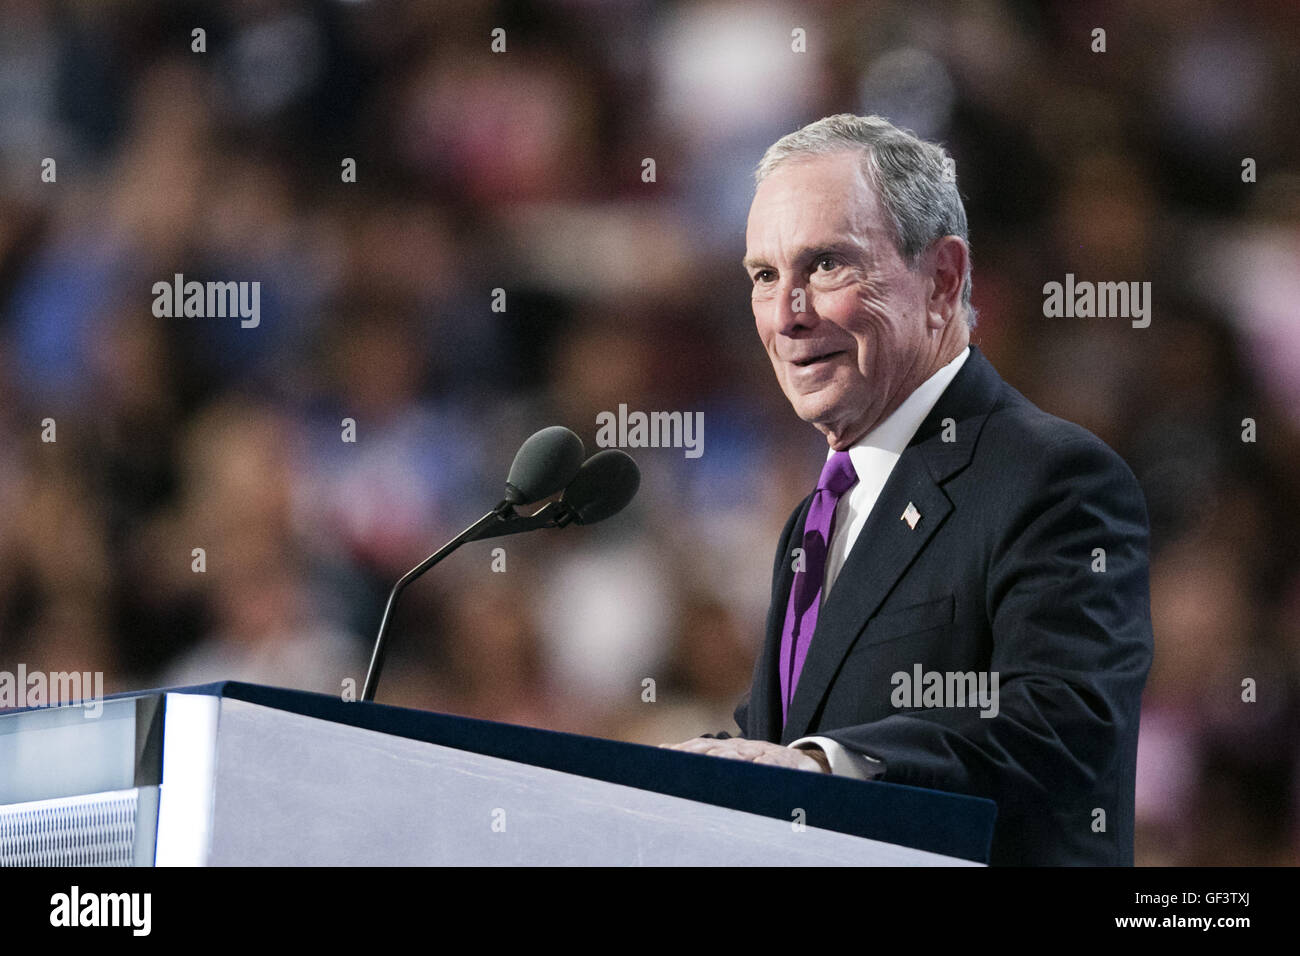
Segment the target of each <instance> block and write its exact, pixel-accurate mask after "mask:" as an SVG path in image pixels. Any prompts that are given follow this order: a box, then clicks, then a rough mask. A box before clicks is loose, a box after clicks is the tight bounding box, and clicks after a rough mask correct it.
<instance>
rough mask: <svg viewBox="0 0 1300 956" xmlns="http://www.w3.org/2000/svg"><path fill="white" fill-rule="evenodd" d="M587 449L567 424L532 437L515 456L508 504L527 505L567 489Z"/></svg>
mask: <svg viewBox="0 0 1300 956" xmlns="http://www.w3.org/2000/svg"><path fill="white" fill-rule="evenodd" d="M586 453H587V450H586V449H585V448H583V446H582V439H581V438H579V437H578V436H577V435H575V434H574V433H573V432H571V431H569V429H567V428H565V427H564V426H563V425H552V426H551V427H550V428H543V429H542V430H541V431H539V432H536V433H535V434H533V435H530V436H529V438H528V440H527V441H525V442H524V443H523V444H522V445H520V446H519V451H518V452H516V453H515V460H514V463H513V464H512V465H511V466H510V474H509V476H508V477H507V478H506V501H508V502H510V504H512V505H526V504H531V503H532V502H534V501H540V500H541V499H542V498H545V497H547V496H548V495H553V494H555V493H556V492H557V491H560V490H561V489H562V488H566V487H567V486H568V485H569V483H570V482H571V481H573V479H574V477H575V476H576V475H577V474H578V469H579V468H581V467H582V459H583V456H584V455H586Z"/></svg>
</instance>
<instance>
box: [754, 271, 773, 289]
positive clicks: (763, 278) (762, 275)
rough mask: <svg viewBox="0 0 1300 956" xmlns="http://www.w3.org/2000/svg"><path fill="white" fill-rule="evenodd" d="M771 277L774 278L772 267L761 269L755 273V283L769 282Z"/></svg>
mask: <svg viewBox="0 0 1300 956" xmlns="http://www.w3.org/2000/svg"><path fill="white" fill-rule="evenodd" d="M771 278H772V270H771V269H759V270H758V271H757V272H755V273H754V284H755V285H757V284H758V283H760V282H767V281H768V280H770V279H771Z"/></svg>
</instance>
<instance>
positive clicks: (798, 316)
mask: <svg viewBox="0 0 1300 956" xmlns="http://www.w3.org/2000/svg"><path fill="white" fill-rule="evenodd" d="M772 321H773V323H774V324H775V326H776V331H777V332H778V333H779V334H781V335H792V334H794V332H795V331H796V330H797V329H800V328H808V327H810V326H813V325H815V324H816V323H817V318H816V316H814V315H813V314H812V310H811V308H810V303H809V302H808V289H807V287H806V286H804V285H801V284H799V283H798V282H796V281H794V280H793V279H791V280H787V281H785V282H782V283H781V288H780V289H779V290H778V294H777V296H776V297H775V300H774V301H773V303H772Z"/></svg>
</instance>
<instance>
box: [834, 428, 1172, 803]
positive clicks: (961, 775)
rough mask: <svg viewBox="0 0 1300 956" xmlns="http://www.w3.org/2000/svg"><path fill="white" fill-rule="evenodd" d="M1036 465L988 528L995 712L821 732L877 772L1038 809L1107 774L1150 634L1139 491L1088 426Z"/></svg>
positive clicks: (951, 711) (920, 713) (902, 717)
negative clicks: (871, 761)
mask: <svg viewBox="0 0 1300 956" xmlns="http://www.w3.org/2000/svg"><path fill="white" fill-rule="evenodd" d="M1035 471H1036V474H1035V476H1034V479H1033V482H1032V484H1031V485H1030V486H1029V491H1028V493H1027V494H1020V495H1018V498H1019V499H1020V500H1021V501H1022V502H1023V504H1022V505H1020V506H1017V507H1015V508H1014V510H1013V511H1012V512H1011V514H1012V515H1013V518H1012V520H1011V521H1010V522H1007V523H1005V526H1004V528H1003V529H1002V530H1001V531H998V532H995V533H994V534H993V535H991V539H992V541H993V543H992V545H991V551H990V555H989V559H988V560H989V570H988V577H987V591H986V601H987V608H988V614H989V623H990V630H991V633H992V640H993V649H992V663H991V668H990V669H991V670H992V671H995V672H997V673H998V675H999V694H998V705H999V709H998V713H997V715H996V716H994V717H981V716H980V711H979V709H978V708H972V707H951V708H943V707H935V708H930V709H923V710H915V711H911V712H907V713H899V714H896V715H892V716H889V717H886V718H885V719H883V720H879V721H875V722H873V723H869V724H862V725H859V726H854V727H844V728H839V729H821V730H819V731H818V733H819V734H821V735H823V736H826V737H829V738H831V739H833V740H835V741H837V742H839V743H841V744H843V745H844V746H846V747H848V748H850V749H851V750H854V751H856V752H858V753H862V754H865V755H869V756H872V757H875V758H878V759H881V760H883V761H884V763H885V766H886V771H885V773H884V775H883V777H882V778H881V779H884V780H886V781H890V782H895V783H904V784H911V785H915V786H920V787H930V788H936V789H941V790H950V791H956V792H961V793H969V794H976V795H980V796H987V797H991V798H992V799H994V800H996V801H997V802H998V804H999V806H1000V807H1002V808H1003V809H1004V810H1005V809H1007V808H1010V807H1013V806H1015V807H1019V808H1021V809H1025V808H1034V809H1035V810H1036V811H1041V809H1042V808H1045V807H1047V808H1050V807H1054V806H1060V805H1062V804H1068V803H1069V802H1070V800H1071V797H1072V795H1074V794H1083V793H1086V792H1088V791H1090V790H1091V789H1092V788H1094V787H1095V786H1096V785H1097V784H1098V782H1099V780H1100V781H1103V782H1104V780H1105V777H1104V775H1106V774H1107V773H1109V772H1110V771H1111V766H1112V764H1113V762H1114V761H1115V758H1116V754H1117V753H1118V752H1119V751H1120V750H1121V749H1122V747H1120V746H1119V741H1120V740H1121V739H1122V738H1123V737H1124V736H1125V735H1126V734H1130V733H1131V732H1132V730H1133V728H1134V727H1136V723H1137V720H1138V714H1139V704H1140V698H1141V693H1142V687H1143V685H1144V683H1145V681H1146V674H1147V670H1148V667H1149V666H1150V661H1151V643H1152V642H1151V630H1150V608H1149V583H1148V526H1147V516H1146V505H1145V502H1144V499H1143V496H1142V492H1141V489H1140V487H1139V486H1138V484H1137V481H1136V479H1135V478H1134V477H1133V474H1132V472H1131V471H1130V470H1129V469H1128V466H1127V465H1125V464H1124V462H1123V460H1122V459H1121V458H1120V457H1119V456H1118V455H1116V454H1115V453H1114V452H1113V451H1111V449H1109V448H1108V447H1106V446H1105V445H1104V444H1103V443H1102V442H1101V441H1100V440H1098V439H1095V438H1093V437H1091V436H1088V437H1086V438H1078V439H1070V440H1068V441H1066V442H1064V443H1060V444H1058V445H1055V446H1053V447H1051V448H1049V449H1048V450H1047V451H1046V452H1044V453H1042V454H1041V455H1040V456H1039V458H1038V462H1037V467H1036V469H1035ZM1096 548H1102V549H1104V550H1105V570H1104V572H1103V571H1101V570H1099V569H1096V568H1097V567H1098V566H1097V565H1096V561H1097V556H1096V555H1095V553H1094V549H1096Z"/></svg>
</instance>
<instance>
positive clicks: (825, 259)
mask: <svg viewBox="0 0 1300 956" xmlns="http://www.w3.org/2000/svg"><path fill="white" fill-rule="evenodd" d="M837 265H839V263H838V262H836V261H835V257H834V256H822V257H821V258H820V259H818V260H817V268H818V269H820V270H821V271H823V272H830V271H831V270H832V269H834V268H835V267H836V266H837Z"/></svg>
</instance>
